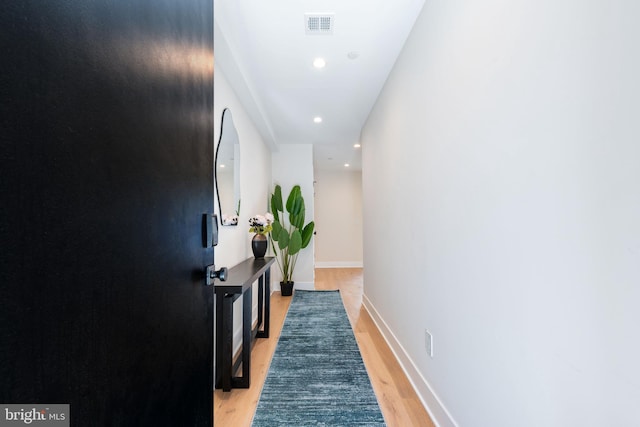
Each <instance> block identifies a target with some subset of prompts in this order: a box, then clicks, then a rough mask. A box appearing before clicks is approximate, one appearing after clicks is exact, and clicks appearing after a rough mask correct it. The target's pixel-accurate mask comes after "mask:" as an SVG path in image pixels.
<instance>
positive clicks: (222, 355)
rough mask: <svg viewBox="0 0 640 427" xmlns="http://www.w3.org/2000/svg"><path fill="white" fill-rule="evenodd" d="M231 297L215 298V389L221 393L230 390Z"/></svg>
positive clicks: (231, 345)
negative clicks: (217, 329)
mask: <svg viewBox="0 0 640 427" xmlns="http://www.w3.org/2000/svg"><path fill="white" fill-rule="evenodd" d="M232 307H233V295H228V296H227V295H225V296H224V297H223V298H216V317H217V319H216V323H217V324H218V327H219V332H218V334H216V341H217V343H216V346H217V348H218V351H217V353H218V354H217V355H216V366H217V367H218V370H219V372H220V374H219V375H218V380H217V385H216V386H217V387H218V388H221V389H222V390H223V391H230V390H231V383H232V376H233V372H232V366H233V312H232Z"/></svg>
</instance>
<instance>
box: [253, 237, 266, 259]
mask: <svg viewBox="0 0 640 427" xmlns="http://www.w3.org/2000/svg"><path fill="white" fill-rule="evenodd" d="M251 250H252V251H253V256H254V257H255V258H256V259H258V258H264V254H266V253H267V236H265V235H263V234H256V235H255V236H253V239H251Z"/></svg>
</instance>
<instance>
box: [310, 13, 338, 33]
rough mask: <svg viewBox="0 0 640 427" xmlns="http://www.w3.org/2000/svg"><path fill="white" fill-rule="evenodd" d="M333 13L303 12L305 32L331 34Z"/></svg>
mask: <svg viewBox="0 0 640 427" xmlns="http://www.w3.org/2000/svg"><path fill="white" fill-rule="evenodd" d="M334 20H335V16H334V14H333V13H305V14H304V28H305V33H306V34H324V35H332V34H333V22H334Z"/></svg>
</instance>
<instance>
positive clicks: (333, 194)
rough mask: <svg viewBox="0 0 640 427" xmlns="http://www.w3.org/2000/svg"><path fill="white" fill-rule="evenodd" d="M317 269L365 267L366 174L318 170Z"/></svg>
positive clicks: (316, 208) (316, 214)
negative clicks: (363, 226)
mask: <svg viewBox="0 0 640 427" xmlns="http://www.w3.org/2000/svg"><path fill="white" fill-rule="evenodd" d="M315 221H316V230H317V231H318V234H317V235H316V236H315V257H316V263H315V266H316V268H334V267H362V173H361V172H360V171H334V170H329V171H327V170H316V172H315Z"/></svg>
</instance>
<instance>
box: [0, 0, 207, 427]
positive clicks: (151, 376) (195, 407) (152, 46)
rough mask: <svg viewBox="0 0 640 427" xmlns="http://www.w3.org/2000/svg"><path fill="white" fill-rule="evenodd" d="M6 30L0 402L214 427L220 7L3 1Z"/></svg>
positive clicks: (138, 0) (1, 40) (81, 421)
mask: <svg viewBox="0 0 640 427" xmlns="http://www.w3.org/2000/svg"><path fill="white" fill-rule="evenodd" d="M0 28H1V30H0V31H1V34H0V52H1V55H2V60H1V61H0V99H1V105H0V113H1V116H0V124H1V127H0V174H1V180H0V182H1V183H0V191H1V196H2V198H1V200H0V204H1V207H0V215H1V216H0V238H1V241H0V243H1V245H2V246H1V248H0V404H8V403H19V404H25V405H29V404H38V403H49V404H51V403H67V404H70V405H71V406H70V412H71V414H70V415H71V425H74V426H103V425H104V426H207V425H210V424H211V419H212V413H211V412H212V386H211V375H212V373H211V369H212V363H213V362H212V347H213V343H212V336H213V330H212V329H213V327H212V317H213V312H212V310H213V307H212V303H213V296H212V290H211V289H210V288H207V287H205V286H204V279H203V276H202V272H203V270H204V268H205V266H206V265H207V264H212V262H213V250H212V249H205V248H203V242H202V214H203V213H207V212H211V211H212V210H213V178H212V163H213V141H212V139H213V117H212V115H213V112H212V108H213V107H212V105H213V2H212V1H211V0H181V1H170V0H158V1H146V0H129V1H110V0H83V1H77V0H59V1H48V0H43V1H24V0H8V1H5V2H3V4H2V8H1V10H0ZM27 408H28V406H26V407H25V409H27Z"/></svg>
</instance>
